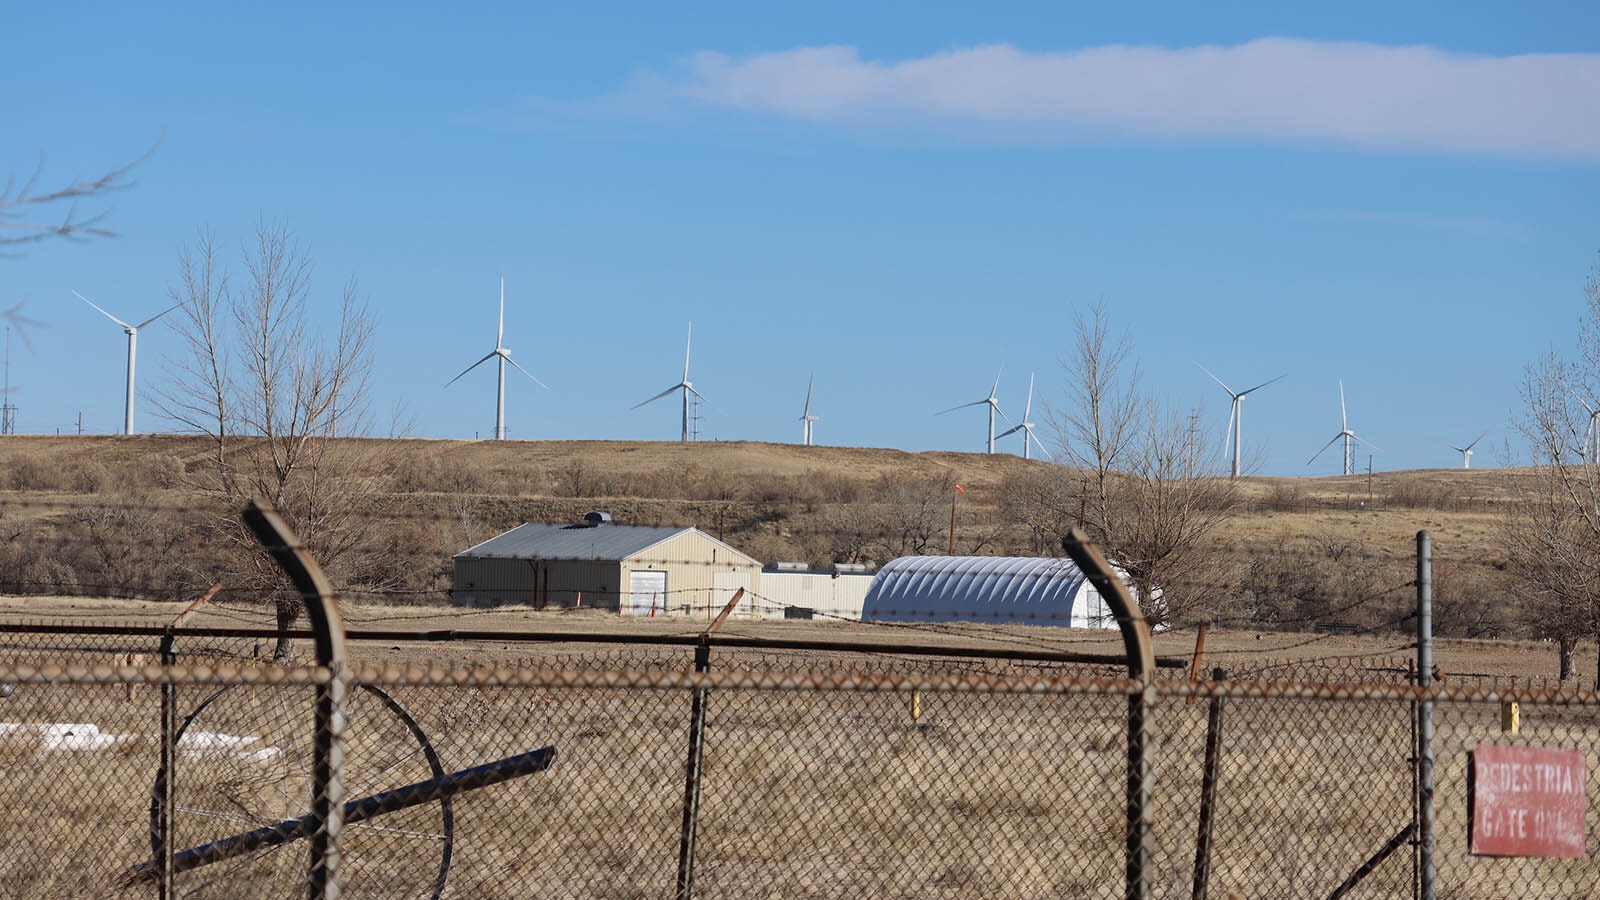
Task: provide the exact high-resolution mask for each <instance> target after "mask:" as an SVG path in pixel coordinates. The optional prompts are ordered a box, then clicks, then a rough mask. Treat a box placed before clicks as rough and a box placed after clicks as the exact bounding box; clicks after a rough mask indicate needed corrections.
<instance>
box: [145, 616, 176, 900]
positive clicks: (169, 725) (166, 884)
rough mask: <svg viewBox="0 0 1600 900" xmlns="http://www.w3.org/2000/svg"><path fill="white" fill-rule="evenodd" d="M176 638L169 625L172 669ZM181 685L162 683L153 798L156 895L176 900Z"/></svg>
mask: <svg viewBox="0 0 1600 900" xmlns="http://www.w3.org/2000/svg"><path fill="white" fill-rule="evenodd" d="M173 641H174V635H173V631H172V626H171V625H168V626H167V628H166V634H164V635H162V636H161V664H162V665H163V666H170V665H172V664H173V663H174V662H175V661H176V655H175V654H174V653H173ZM176 692H177V685H174V684H173V683H172V682H171V681H169V680H163V681H162V683H161V771H160V772H159V773H158V774H157V777H156V795H155V797H153V798H151V799H152V802H154V803H155V804H156V817H155V830H154V832H153V833H152V834H151V835H150V837H151V842H152V844H153V846H152V847H151V848H150V849H151V850H152V851H153V856H152V858H153V859H154V860H155V864H156V872H157V875H156V878H157V888H156V896H157V897H159V898H160V900H172V874H173V873H172V810H173V786H172V781H173V778H174V776H175V773H174V772H173V760H174V757H175V756H176V755H177V754H176V752H175V751H176V749H177V748H176V747H174V746H173V745H174V744H175V743H176V738H177V733H178V704H177V697H176V696H175V694H176Z"/></svg>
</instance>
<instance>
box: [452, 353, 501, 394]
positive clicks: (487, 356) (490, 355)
mask: <svg viewBox="0 0 1600 900" xmlns="http://www.w3.org/2000/svg"><path fill="white" fill-rule="evenodd" d="M499 355H500V354H499V353H498V352H496V351H494V350H490V351H489V352H488V353H485V354H484V355H483V359H480V360H478V361H477V362H475V363H473V364H472V365H470V366H467V367H466V368H465V369H462V370H461V375H465V374H467V373H468V372H471V371H472V370H473V369H476V368H477V367H479V366H481V365H483V364H484V363H486V362H488V361H489V360H491V359H494V358H495V357H496V356H499ZM461 375H457V376H456V377H454V378H452V379H450V380H449V381H446V382H445V383H444V386H445V387H449V386H450V385H452V384H455V383H456V382H458V381H460V380H461Z"/></svg>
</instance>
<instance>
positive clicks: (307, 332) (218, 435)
mask: <svg viewBox="0 0 1600 900" xmlns="http://www.w3.org/2000/svg"><path fill="white" fill-rule="evenodd" d="M243 265H244V278H243V284H242V287H240V288H238V289H235V288H234V286H233V284H232V283H231V282H230V278H229V275H228V273H227V271H226V268H225V266H224V265H223V263H222V262H221V260H220V254H219V251H218V248H217V244H216V241H215V240H214V239H213V238H212V236H211V235H209V234H206V233H202V234H201V236H200V238H199V239H198V241H197V242H196V243H195V245H194V246H193V247H190V248H185V249H184V250H183V251H182V253H181V254H180V256H179V280H178V284H177V285H176V286H175V287H174V288H173V289H172V291H171V293H172V297H173V299H174V300H175V301H177V302H178V303H179V304H180V306H181V309H182V317H181V318H180V319H179V321H178V323H177V326H176V328H177V331H178V332H179V334H180V335H181V338H182V340H183V342H184V344H185V349H186V350H187V352H186V353H184V354H182V355H181V357H180V360H181V361H180V362H178V363H176V364H175V366H174V367H173V369H172V373H171V374H172V378H171V381H170V385H169V386H168V387H167V388H166V389H165V390H163V391H162V392H161V393H160V394H159V403H158V405H159V407H160V409H161V411H162V412H163V413H164V414H165V415H166V416H167V417H169V418H171V419H172V420H173V421H175V422H177V423H179V424H180V425H181V426H183V427H185V428H187V429H190V430H193V431H196V432H198V433H201V434H204V435H206V436H208V437H209V438H211V442H212V448H213V454H212V460H211V461H212V466H211V467H210V468H209V469H208V471H207V472H206V473H205V474H204V475H203V476H202V477H199V478H197V479H196V481H195V487H196V488H197V489H198V490H200V491H201V492H202V493H203V494H204V495H206V496H209V497H211V498H213V499H214V500H216V501H218V504H219V509H218V515H217V518H216V520H215V521H214V522H213V523H212V530H213V531H214V532H216V533H217V534H218V535H220V537H221V538H222V539H223V540H224V541H226V542H229V543H231V544H233V545H235V546H236V548H237V549H238V550H239V552H238V553H236V554H235V557H236V559H237V560H238V561H239V564H240V571H238V572H235V573H231V574H232V575H233V577H234V578H235V579H240V578H242V579H243V580H244V582H245V583H246V584H248V585H250V586H251V587H253V588H255V589H256V590H258V591H260V592H263V593H266V594H269V595H271V596H272V598H273V599H274V601H275V604H276V609H277V617H278V624H279V627H280V628H281V629H287V628H288V627H289V626H290V625H291V624H292V623H293V622H294V620H295V618H296V617H297V616H298V615H299V612H300V609H299V605H298V599H297V597H296V596H295V595H294V593H293V592H292V591H291V590H289V589H288V587H287V586H286V585H285V584H283V583H282V581H281V578H280V576H279V574H278V573H277V571H276V568H275V567H274V566H272V565H271V563H270V561H268V560H267V559H265V558H264V557H263V556H262V555H261V554H259V553H257V552H255V548H254V544H253V541H251V539H250V538H249V536H248V535H247V534H245V532H244V531H243V530H242V529H241V528H240V526H239V525H238V524H237V517H236V515H235V513H236V512H237V509H238V507H239V505H240V503H242V502H243V500H244V498H246V497H249V496H258V497H262V498H265V499H266V500H268V501H270V502H271V503H272V504H273V505H274V506H275V507H277V509H278V510H279V512H280V513H282V514H283V515H284V516H285V518H286V519H287V520H288V521H289V522H290V524H291V525H292V526H293V527H294V528H295V530H296V531H297V532H298V533H299V535H300V536H301V538H302V539H303V540H304V541H305V542H306V545H307V546H308V548H310V549H311V551H312V552H313V553H314V554H315V555H316V557H317V558H318V560H319V561H320V562H321V563H322V565H323V567H324V568H325V569H327V570H328V572H329V574H330V576H332V577H334V578H335V579H336V582H337V581H340V580H341V576H345V577H346V578H347V577H348V576H351V575H353V574H355V573H358V572H368V573H370V570H371V567H370V566H368V565H365V564H364V561H363V560H361V559H359V558H358V554H359V551H360V549H361V548H362V547H363V546H366V545H368V544H369V543H370V542H369V541H367V540H366V538H367V537H368V535H367V534H366V529H365V528H364V526H363V525H362V523H363V521H364V519H363V517H362V516H361V514H360V510H359V509H358V507H357V503H356V501H357V499H358V498H359V497H360V496H361V495H362V494H363V493H365V492H366V490H365V489H366V488H367V487H368V485H367V484H366V477H367V476H366V470H367V466H366V464H365V463H366V461H365V460H364V459H362V458H361V456H360V451H359V450H356V449H355V448H353V447H352V446H350V445H349V443H348V442H344V443H341V442H336V441H334V440H332V439H333V438H334V437H336V436H338V435H341V434H342V435H361V434H363V433H364V429H365V428H366V421H367V404H368V398H369V394H370V391H369V388H370V384H369V382H368V377H369V374H368V373H369V372H370V369H371V357H372V334H373V328H374V322H373V319H372V317H371V315H370V313H369V311H368V308H367V305H366V303H365V302H364V301H363V300H362V298H361V295H360V293H359V291H358V290H357V287H356V285H355V282H353V281H352V282H350V283H348V284H347V285H346V286H345V289H344V292H343V295H342V298H341V301H340V305H339V311H338V319H337V325H336V328H335V331H334V333H333V334H332V336H331V337H324V336H322V335H321V334H318V333H317V332H315V331H314V330H313V327H312V320H311V313H312V303H311V274H312V264H311V259H310V257H309V255H308V254H307V253H306V251H305V250H304V249H303V248H302V247H301V246H300V245H298V244H296V243H295V242H294V240H293V238H292V236H291V234H290V232H289V230H288V229H287V228H286V227H284V226H282V225H270V224H265V223H263V224H261V225H259V226H258V227H257V228H256V232H255V235H254V240H253V241H252V242H251V243H250V244H249V245H248V246H247V247H246V248H245V250H244V252H243ZM277 652H278V655H279V656H283V655H287V653H288V652H289V644H288V642H287V640H286V639H280V642H279V648H278V651H277Z"/></svg>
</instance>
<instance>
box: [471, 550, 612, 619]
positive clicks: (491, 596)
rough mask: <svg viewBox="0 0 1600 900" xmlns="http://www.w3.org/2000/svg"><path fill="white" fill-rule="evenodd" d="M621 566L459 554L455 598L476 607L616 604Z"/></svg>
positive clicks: (606, 605) (565, 606) (538, 607)
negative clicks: (489, 557) (476, 556)
mask: <svg viewBox="0 0 1600 900" xmlns="http://www.w3.org/2000/svg"><path fill="white" fill-rule="evenodd" d="M621 571H622V570H621V567H620V566H618V565H617V564H616V563H614V562H606V561H593V560H572V559H565V560H547V561H541V560H527V559H482V558H472V557H464V558H458V559H456V561H455V584H454V590H453V591H452V593H451V602H452V603H454V604H455V605H456V606H471V607H482V606H507V605H512V604H516V605H521V606H531V607H534V608H535V609H542V608H544V607H546V606H550V607H561V608H571V607H574V606H579V605H582V606H585V607H590V606H592V607H595V608H597V609H616V608H617V603H618V601H619V599H620V597H621V592H622V583H621ZM580 598H581V599H580Z"/></svg>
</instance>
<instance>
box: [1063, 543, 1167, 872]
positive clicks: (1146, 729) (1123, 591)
mask: <svg viewBox="0 0 1600 900" xmlns="http://www.w3.org/2000/svg"><path fill="white" fill-rule="evenodd" d="M1061 547H1062V549H1064V550H1066V551H1067V555H1068V556H1070V557H1071V558H1072V561H1073V562H1074V563H1077V565H1078V568H1079V569H1081V570H1082V571H1083V574H1084V576H1085V577H1087V578H1088V579H1089V583H1091V584H1093V585H1094V587H1095V590H1097V591H1099V592H1100V596H1101V598H1103V599H1104V600H1105V601H1106V602H1108V603H1110V604H1111V609H1112V612H1114V613H1115V614H1116V616H1117V625H1118V626H1119V627H1120V629H1121V631H1122V646H1123V650H1124V651H1125V652H1126V654H1127V660H1128V677H1129V678H1130V679H1133V680H1134V681H1137V682H1139V690H1138V691H1137V692H1136V693H1130V694H1129V695H1128V772H1127V782H1126V788H1127V811H1128V815H1127V846H1126V849H1125V863H1126V865H1125V867H1124V890H1123V896H1124V898H1125V900H1150V876H1151V855H1152V854H1153V853H1154V852H1155V809H1154V807H1153V806H1152V805H1151V797H1150V787H1151V784H1152V783H1153V780H1154V775H1153V773H1152V771H1151V759H1150V751H1151V746H1152V741H1151V721H1150V720H1151V718H1152V711H1153V710H1154V708H1155V701H1156V686H1155V674H1156V661H1155V652H1154V650H1153V649H1152V648H1151V646H1150V625H1149V623H1148V622H1146V621H1145V619H1144V613H1143V612H1141V611H1140V609H1139V604H1138V603H1137V602H1136V601H1135V599H1134V597H1133V596H1132V595H1131V594H1130V593H1129V592H1128V586H1127V585H1126V584H1123V582H1122V577H1121V576H1120V575H1118V574H1117V571H1116V570H1115V569H1114V568H1113V567H1112V566H1111V564H1110V563H1109V562H1107V561H1106V558H1105V556H1104V554H1102V553H1101V552H1100V550H1099V548H1097V547H1095V546H1094V545H1093V544H1091V543H1089V537H1088V535H1087V534H1086V533H1085V532H1084V531H1083V529H1081V528H1078V527H1076V526H1074V527H1073V528H1072V529H1071V530H1069V531H1068V532H1067V534H1066V535H1065V536H1064V537H1062V539H1061Z"/></svg>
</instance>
